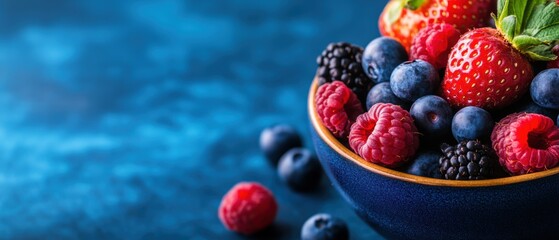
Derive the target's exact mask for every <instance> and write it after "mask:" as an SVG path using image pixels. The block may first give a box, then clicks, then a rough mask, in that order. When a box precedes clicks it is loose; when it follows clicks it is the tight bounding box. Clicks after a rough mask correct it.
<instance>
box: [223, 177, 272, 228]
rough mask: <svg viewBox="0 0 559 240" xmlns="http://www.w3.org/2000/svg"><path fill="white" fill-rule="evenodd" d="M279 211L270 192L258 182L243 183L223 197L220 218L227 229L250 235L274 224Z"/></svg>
mask: <svg viewBox="0 0 559 240" xmlns="http://www.w3.org/2000/svg"><path fill="white" fill-rule="evenodd" d="M277 211H278V204H277V202H276V200H275V198H274V195H273V194H272V192H271V191H270V190H268V189H267V188H266V187H264V186H263V185H261V184H259V183H257V182H241V183H238V184H236V185H235V186H233V188H231V190H229V192H227V193H226V194H225V196H223V199H222V200H221V204H220V205H219V209H218V216H219V219H220V220H221V222H222V223H223V225H224V226H225V227H226V228H227V229H229V230H231V231H234V232H238V233H241V234H246V235H250V234H253V233H255V232H258V231H260V230H262V229H264V228H265V227H267V226H269V225H270V224H272V222H273V221H274V219H275V217H276V214H277Z"/></svg>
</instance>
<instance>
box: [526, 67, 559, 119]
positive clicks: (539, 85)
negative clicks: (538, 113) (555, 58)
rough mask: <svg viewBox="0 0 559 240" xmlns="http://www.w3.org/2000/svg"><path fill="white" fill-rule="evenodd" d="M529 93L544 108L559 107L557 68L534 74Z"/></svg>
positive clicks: (558, 74)
mask: <svg viewBox="0 0 559 240" xmlns="http://www.w3.org/2000/svg"><path fill="white" fill-rule="evenodd" d="M530 95H531V96H532V99H533V100H534V102H535V103H537V104H538V105H540V106H542V107H544V108H551V109H556V110H557V109H559V68H550V69H547V70H544V71H542V72H540V73H539V74H538V75H536V77H534V80H532V83H531V84H530Z"/></svg>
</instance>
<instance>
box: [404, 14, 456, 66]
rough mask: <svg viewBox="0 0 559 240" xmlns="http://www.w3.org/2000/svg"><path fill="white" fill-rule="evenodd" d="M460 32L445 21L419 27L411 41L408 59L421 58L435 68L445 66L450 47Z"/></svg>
mask: <svg viewBox="0 0 559 240" xmlns="http://www.w3.org/2000/svg"><path fill="white" fill-rule="evenodd" d="M459 38H460V32H459V31H458V30H456V28H454V27H453V26H452V25H450V24H446V23H439V24H431V25H428V26H427V27H424V28H423V29H421V30H420V31H419V32H418V33H417V35H416V36H415V38H414V39H413V41H412V45H411V49H410V60H415V59H422V60H425V61H427V62H429V63H430V64H431V65H433V66H434V67H435V68H436V69H442V68H444V67H446V63H447V61H448V54H449V53H450V49H451V48H452V47H453V46H454V44H456V42H458V39H459Z"/></svg>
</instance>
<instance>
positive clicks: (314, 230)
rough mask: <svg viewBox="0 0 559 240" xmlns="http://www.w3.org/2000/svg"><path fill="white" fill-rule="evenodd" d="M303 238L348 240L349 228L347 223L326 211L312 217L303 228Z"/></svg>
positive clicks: (311, 239)
mask: <svg viewBox="0 0 559 240" xmlns="http://www.w3.org/2000/svg"><path fill="white" fill-rule="evenodd" d="M301 239H302V240H347V239H349V230H348V227H347V224H346V223H345V222H344V221H343V220H341V219H339V218H336V217H333V216H331V215H330V214H326V213H319V214H316V215H314V216H312V217H310V218H309V219H308V220H307V221H306V222H305V224H303V227H302V229H301Z"/></svg>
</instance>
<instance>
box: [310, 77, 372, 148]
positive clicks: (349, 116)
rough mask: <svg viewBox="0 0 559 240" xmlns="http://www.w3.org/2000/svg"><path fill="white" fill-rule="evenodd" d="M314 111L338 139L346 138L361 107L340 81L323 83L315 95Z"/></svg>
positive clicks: (361, 109)
mask: <svg viewBox="0 0 559 240" xmlns="http://www.w3.org/2000/svg"><path fill="white" fill-rule="evenodd" d="M315 100H316V110H317V112H318V116H319V117H320V119H321V120H322V123H324V126H326V128H327V129H328V130H330V132H332V134H334V136H336V137H338V138H343V137H347V135H348V134H349V129H350V127H351V124H353V122H355V119H356V118H357V116H359V114H361V113H363V106H362V105H361V102H360V101H359V99H357V96H356V95H355V93H353V92H352V91H351V90H350V89H349V88H348V87H347V86H346V85H344V83H343V82H341V81H334V82H332V83H325V84H323V85H321V86H320V87H319V88H318V91H317V93H316V98H315Z"/></svg>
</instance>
